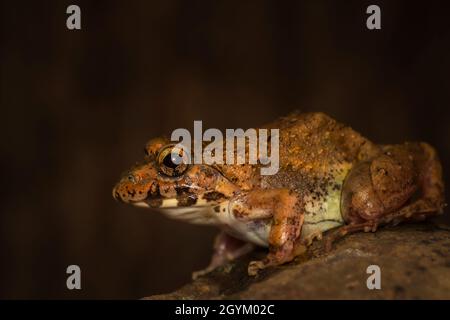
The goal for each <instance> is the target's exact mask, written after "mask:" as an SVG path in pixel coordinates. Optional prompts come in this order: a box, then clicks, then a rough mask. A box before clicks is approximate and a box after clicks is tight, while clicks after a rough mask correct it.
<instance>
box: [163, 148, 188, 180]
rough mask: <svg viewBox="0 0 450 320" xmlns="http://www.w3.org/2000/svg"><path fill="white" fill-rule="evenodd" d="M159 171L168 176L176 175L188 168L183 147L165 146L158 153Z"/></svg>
mask: <svg viewBox="0 0 450 320" xmlns="http://www.w3.org/2000/svg"><path fill="white" fill-rule="evenodd" d="M157 161H158V166H159V169H160V171H161V172H162V173H163V174H165V175H166V176H169V177H178V176H180V175H182V174H183V173H184V172H185V171H186V170H187V168H188V157H187V154H186V152H184V150H183V149H181V148H178V147H176V146H166V147H164V148H163V149H162V150H161V151H160V152H159V154H158V158H157Z"/></svg>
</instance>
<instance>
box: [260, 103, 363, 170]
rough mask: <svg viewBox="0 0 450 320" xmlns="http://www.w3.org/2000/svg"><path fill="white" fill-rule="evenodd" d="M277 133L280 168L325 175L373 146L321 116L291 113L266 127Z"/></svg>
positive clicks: (352, 160)
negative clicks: (278, 133) (364, 148)
mask: <svg viewBox="0 0 450 320" xmlns="http://www.w3.org/2000/svg"><path fill="white" fill-rule="evenodd" d="M266 127H267V128H278V129H280V148H279V149H280V166H281V168H287V167H290V168H293V169H294V170H301V171H303V170H306V171H309V172H311V171H313V172H317V173H319V172H322V173H323V172H325V171H328V170H329V169H330V168H331V167H333V166H339V165H341V164H342V163H344V162H349V163H353V162H354V161H355V160H356V159H357V157H358V154H359V153H360V151H361V148H362V147H363V146H365V145H372V144H371V142H370V141H368V140H367V139H366V138H364V137H363V136H362V135H360V134H359V133H358V132H356V131H354V130H353V129H352V128H350V127H348V126H345V125H344V124H342V123H339V122H337V121H336V120H334V119H332V118H331V117H329V116H327V115H326V114H324V113H321V112H314V113H293V114H291V115H289V116H287V117H283V118H280V119H279V120H277V121H275V122H273V123H271V124H269V125H267V126H266Z"/></svg>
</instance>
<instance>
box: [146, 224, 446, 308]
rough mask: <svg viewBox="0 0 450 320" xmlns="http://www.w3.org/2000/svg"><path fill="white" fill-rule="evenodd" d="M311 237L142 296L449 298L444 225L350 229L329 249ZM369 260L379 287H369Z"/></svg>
mask: <svg viewBox="0 0 450 320" xmlns="http://www.w3.org/2000/svg"><path fill="white" fill-rule="evenodd" d="M321 244H322V243H321V242H318V241H316V242H315V243H314V244H313V245H312V246H311V247H310V248H309V250H308V251H307V252H306V253H305V254H303V255H302V256H300V257H299V258H297V259H296V261H294V262H292V263H290V264H287V265H284V266H281V267H277V268H271V269H268V270H265V271H263V272H261V273H260V274H259V275H258V276H257V277H256V278H252V277H249V276H248V275H247V264H248V262H249V261H251V260H254V259H257V258H261V257H263V256H264V250H259V251H257V252H254V253H252V254H250V255H248V256H246V257H244V258H242V259H240V260H238V261H236V262H233V263H230V264H228V265H226V266H224V267H221V268H219V269H217V270H215V271H214V272H212V273H211V274H209V275H207V276H204V277H202V278H200V279H197V280H196V281H192V282H191V283H189V284H187V285H185V286H183V287H182V288H180V289H179V290H177V291H175V292H172V293H169V294H161V295H155V296H151V297H147V298H145V299H450V227H449V226H445V225H436V224H433V223H423V224H414V225H401V226H398V227H393V228H383V229H380V230H379V231H377V232H375V233H356V234H352V235H348V236H346V237H345V238H343V239H341V240H339V241H337V242H336V243H335V244H334V245H333V249H332V250H331V251H330V252H329V253H325V252H324V250H323V246H322V245H321ZM369 265H378V266H379V267H380V269H381V289H380V290H369V289H368V288H367V285H366V281H367V278H368V277H369V276H370V275H369V274H367V272H366V270H367V267H368V266H369Z"/></svg>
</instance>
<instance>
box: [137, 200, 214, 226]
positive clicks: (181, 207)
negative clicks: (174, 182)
mask: <svg viewBox="0 0 450 320" xmlns="http://www.w3.org/2000/svg"><path fill="white" fill-rule="evenodd" d="M189 199H190V200H186V199H177V198H166V199H162V198H158V199H146V200H143V201H137V202H133V203H132V204H133V205H134V206H136V207H141V208H150V209H155V210H157V211H160V212H161V213H163V214H164V215H166V216H167V217H169V218H172V219H177V220H184V221H186V222H189V223H196V224H211V223H214V222H215V221H216V218H215V215H214V213H215V212H217V211H218V210H219V209H218V208H219V205H218V204H215V205H214V204H212V203H210V202H208V201H206V200H204V199H203V198H201V197H199V198H192V197H191V198H189Z"/></svg>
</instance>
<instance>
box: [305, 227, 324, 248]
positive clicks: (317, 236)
mask: <svg viewBox="0 0 450 320" xmlns="http://www.w3.org/2000/svg"><path fill="white" fill-rule="evenodd" d="M316 239H317V240H319V241H320V240H322V231H320V230H317V231H314V232H313V233H311V234H310V235H308V236H306V237H305V238H303V239H302V240H301V241H300V245H304V246H306V247H309V246H310V245H312V243H313V242H314V240H316Z"/></svg>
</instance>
